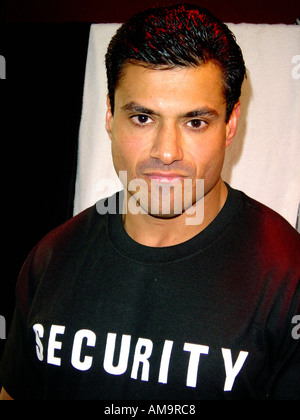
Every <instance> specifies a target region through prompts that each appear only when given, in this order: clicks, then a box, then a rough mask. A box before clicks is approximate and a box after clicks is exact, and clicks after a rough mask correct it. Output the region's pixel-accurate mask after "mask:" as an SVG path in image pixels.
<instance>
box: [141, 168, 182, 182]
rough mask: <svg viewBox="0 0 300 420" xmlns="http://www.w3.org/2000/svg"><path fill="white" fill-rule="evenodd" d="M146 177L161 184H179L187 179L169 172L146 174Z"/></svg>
mask: <svg viewBox="0 0 300 420" xmlns="http://www.w3.org/2000/svg"><path fill="white" fill-rule="evenodd" d="M144 176H145V177H146V178H148V179H149V180H150V181H151V182H157V183H160V184H177V183H179V182H182V181H183V179H185V178H186V175H183V174H180V173H174V172H167V171H161V172H150V173H145V174H144Z"/></svg>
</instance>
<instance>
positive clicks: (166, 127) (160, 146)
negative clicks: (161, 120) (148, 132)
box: [150, 123, 183, 165]
mask: <svg viewBox="0 0 300 420" xmlns="http://www.w3.org/2000/svg"><path fill="white" fill-rule="evenodd" d="M150 156H151V157H152V158H155V159H159V160H160V161H161V162H162V163H163V164H164V165H171V164H172V163H173V162H175V161H178V160H182V159H183V150H182V138H181V133H180V129H179V127H177V126H176V124H172V123H169V124H167V123H166V124H163V125H162V126H161V127H159V129H158V131H157V133H156V136H155V139H154V141H153V145H152V149H151V153H150Z"/></svg>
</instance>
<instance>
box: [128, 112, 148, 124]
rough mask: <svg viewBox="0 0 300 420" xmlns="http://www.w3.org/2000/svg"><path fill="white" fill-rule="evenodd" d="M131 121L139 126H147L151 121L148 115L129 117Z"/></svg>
mask: <svg viewBox="0 0 300 420" xmlns="http://www.w3.org/2000/svg"><path fill="white" fill-rule="evenodd" d="M131 120H132V121H133V122H134V123H135V124H137V125H140V126H142V125H147V124H149V123H151V122H152V121H153V120H152V119H151V118H150V117H149V116H148V115H144V114H139V115H133V116H132V117H131Z"/></svg>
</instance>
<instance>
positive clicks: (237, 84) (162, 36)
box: [105, 4, 246, 122]
mask: <svg viewBox="0 0 300 420" xmlns="http://www.w3.org/2000/svg"><path fill="white" fill-rule="evenodd" d="M105 59H106V71H107V81H108V94H109V98H110V103H111V108H112V112H114V97H115V90H116V88H117V87H118V83H119V82H120V80H121V78H122V71H123V69H124V66H125V64H127V63H134V64H139V65H143V66H145V67H150V68H158V69H160V68H173V67H190V66H194V67H195V66H199V65H202V64H206V63H208V62H209V61H212V62H214V63H215V64H217V65H218V66H219V67H220V69H221V70H222V74H223V86H224V91H223V94H224V97H225V100H226V122H227V121H228V119H229V117H230V115H231V112H232V110H233V107H234V105H235V104H236V103H237V102H238V100H239V97H240V95H241V87H242V83H243V80H244V78H245V76H246V69H245V63H244V59H243V55H242V52H241V49H240V47H239V46H238V45H237V43H236V39H235V36H234V34H233V33H232V32H231V31H230V30H229V28H228V27H227V25H226V24H224V23H222V22H221V21H220V20H219V19H218V18H216V17H215V16H214V15H212V14H211V13H210V12H209V11H208V10H207V9H204V8H200V7H198V6H195V5H191V4H177V5H175V6H169V7H156V8H150V9H147V10H146V11H143V12H140V13H137V14H136V15H134V16H133V17H131V18H130V19H129V20H128V21H127V22H126V23H124V24H123V25H122V26H121V27H120V28H119V29H118V30H117V32H116V34H115V35H114V36H113V38H112V39H111V41H110V44H109V46H108V50H107V53H106V56H105Z"/></svg>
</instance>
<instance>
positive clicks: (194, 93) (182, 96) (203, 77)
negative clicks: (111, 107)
mask: <svg viewBox="0 0 300 420" xmlns="http://www.w3.org/2000/svg"><path fill="white" fill-rule="evenodd" d="M128 102H137V103H140V104H142V105H145V106H150V105H151V106H152V109H153V107H154V109H159V110H163V109H164V108H166V109H167V108H169V109H171V108H172V109H173V110H175V109H176V107H177V108H180V110H186V111H188V110H190V109H192V108H195V107H199V106H210V107H215V108H219V109H220V108H224V109H225V105H226V104H225V97H224V94H223V79H222V72H221V70H220V68H219V67H218V66H217V65H215V64H214V63H212V62H209V63H207V64H205V65H201V66H197V67H175V68H172V69H169V68H168V69H166V68H161V69H152V68H147V67H144V66H142V65H136V64H129V63H127V64H126V65H125V67H124V69H123V72H122V77H121V79H120V81H119V85H118V86H117V89H116V92H115V105H116V107H118V106H119V107H123V106H124V105H125V104H126V103H128Z"/></svg>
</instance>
